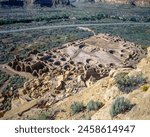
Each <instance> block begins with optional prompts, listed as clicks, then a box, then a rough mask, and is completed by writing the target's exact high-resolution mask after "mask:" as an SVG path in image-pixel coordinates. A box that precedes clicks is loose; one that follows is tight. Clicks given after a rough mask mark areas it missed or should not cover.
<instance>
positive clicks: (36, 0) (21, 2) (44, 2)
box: [0, 0, 150, 7]
mask: <svg viewBox="0 0 150 137" xmlns="http://www.w3.org/2000/svg"><path fill="white" fill-rule="evenodd" d="M75 1H76V3H80V2H85V3H87V2H91V0H0V3H1V5H2V6H21V7H23V6H24V7H31V6H34V5H35V6H37V5H40V6H47V7H52V6H55V7H56V6H57V5H70V4H71V3H74V2H75ZM92 2H103V3H105V2H106V3H110V4H130V5H134V6H142V7H145V6H146V7H147V6H150V0H93V1H92Z"/></svg>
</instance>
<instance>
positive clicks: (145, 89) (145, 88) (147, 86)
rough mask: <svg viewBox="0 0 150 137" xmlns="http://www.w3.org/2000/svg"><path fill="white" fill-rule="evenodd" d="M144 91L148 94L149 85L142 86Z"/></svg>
mask: <svg viewBox="0 0 150 137" xmlns="http://www.w3.org/2000/svg"><path fill="white" fill-rule="evenodd" d="M141 89H142V91H144V92H146V91H147V90H148V89H149V85H146V84H145V85H143V86H141Z"/></svg>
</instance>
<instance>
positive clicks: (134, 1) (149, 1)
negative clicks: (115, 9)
mask: <svg viewBox="0 0 150 137" xmlns="http://www.w3.org/2000/svg"><path fill="white" fill-rule="evenodd" d="M96 2H107V3H111V4H118V3H119V4H130V5H133V6H142V7H147V6H150V0H96Z"/></svg>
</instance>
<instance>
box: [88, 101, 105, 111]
mask: <svg viewBox="0 0 150 137" xmlns="http://www.w3.org/2000/svg"><path fill="white" fill-rule="evenodd" d="M101 107H102V103H100V102H98V101H93V100H91V101H89V102H88V104H87V107H86V108H87V110H88V111H92V110H98V109H100V108H101Z"/></svg>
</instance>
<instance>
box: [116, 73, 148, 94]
mask: <svg viewBox="0 0 150 137" xmlns="http://www.w3.org/2000/svg"><path fill="white" fill-rule="evenodd" d="M115 81H116V84H117V87H118V88H119V89H120V90H121V91H122V92H125V93H129V92H131V91H133V90H134V89H136V88H138V87H139V86H141V85H143V84H144V83H146V77H144V76H143V74H136V75H134V76H128V75H127V74H126V73H119V74H118V75H116V76H115Z"/></svg>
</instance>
